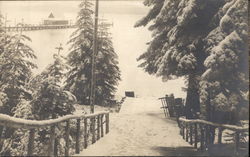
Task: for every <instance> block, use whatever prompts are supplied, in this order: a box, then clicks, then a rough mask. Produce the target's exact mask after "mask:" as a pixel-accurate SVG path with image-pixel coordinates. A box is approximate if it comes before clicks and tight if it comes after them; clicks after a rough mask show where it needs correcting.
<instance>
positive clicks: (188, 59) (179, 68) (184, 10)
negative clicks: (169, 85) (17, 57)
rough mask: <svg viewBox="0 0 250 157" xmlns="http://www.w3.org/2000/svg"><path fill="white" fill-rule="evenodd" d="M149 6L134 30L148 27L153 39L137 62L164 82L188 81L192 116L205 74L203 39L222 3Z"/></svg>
mask: <svg viewBox="0 0 250 157" xmlns="http://www.w3.org/2000/svg"><path fill="white" fill-rule="evenodd" d="M144 4H145V5H147V6H152V8H151V10H150V11H149V13H148V15H146V17H144V18H143V19H141V20H140V21H138V22H137V23H136V25H135V26H136V27H138V26H145V25H147V24H148V25H149V30H150V31H152V40H151V41H150V42H149V43H148V49H147V51H146V52H144V53H143V54H142V55H141V56H140V57H139V58H138V60H139V61H141V64H140V67H143V68H144V70H145V71H146V72H148V73H149V74H153V75H156V76H160V77H162V78H163V80H168V79H172V78H176V77H181V76H185V77H186V78H187V79H188V81H187V82H188V90H187V100H186V106H187V107H186V109H187V111H186V112H187V114H191V115H190V116H189V118H191V117H193V116H192V115H195V114H196V112H198V111H199V94H198V90H199V79H200V76H201V74H202V73H203V71H204V65H203V62H204V60H205V58H206V56H207V54H206V53H205V51H204V48H203V46H204V42H203V40H202V39H203V38H205V37H206V36H207V35H208V34H209V32H210V31H211V30H212V29H214V28H215V25H216V17H217V12H218V10H219V8H220V7H221V6H222V5H223V4H225V0H220V1H218V0H207V1H203V0H178V1H177V0H159V1H158V0H146V1H144Z"/></svg>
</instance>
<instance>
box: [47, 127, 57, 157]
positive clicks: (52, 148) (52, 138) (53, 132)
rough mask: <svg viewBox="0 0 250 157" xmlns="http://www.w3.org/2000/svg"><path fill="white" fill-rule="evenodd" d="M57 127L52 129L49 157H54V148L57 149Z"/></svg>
mask: <svg viewBox="0 0 250 157" xmlns="http://www.w3.org/2000/svg"><path fill="white" fill-rule="evenodd" d="M55 137H56V135H55V125H53V126H51V127H50V143H49V151H48V156H54V148H55Z"/></svg>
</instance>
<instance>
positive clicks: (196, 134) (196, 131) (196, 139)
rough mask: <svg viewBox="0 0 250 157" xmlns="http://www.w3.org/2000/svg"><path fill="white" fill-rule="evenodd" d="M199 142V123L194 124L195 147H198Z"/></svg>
mask: <svg viewBox="0 0 250 157" xmlns="http://www.w3.org/2000/svg"><path fill="white" fill-rule="evenodd" d="M197 143H198V128H197V123H195V124H194V147H195V148H197Z"/></svg>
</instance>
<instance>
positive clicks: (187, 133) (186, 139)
mask: <svg viewBox="0 0 250 157" xmlns="http://www.w3.org/2000/svg"><path fill="white" fill-rule="evenodd" d="M186 142H188V123H186Z"/></svg>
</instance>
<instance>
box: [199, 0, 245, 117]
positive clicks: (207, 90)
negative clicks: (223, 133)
mask: <svg viewBox="0 0 250 157" xmlns="http://www.w3.org/2000/svg"><path fill="white" fill-rule="evenodd" d="M247 6H248V4H247V1H245V0H230V1H228V2H227V3H226V4H225V5H224V7H223V8H222V9H221V13H220V17H219V24H218V25H217V27H216V28H215V29H214V30H212V31H211V33H210V34H209V35H208V37H207V38H206V42H207V46H208V47H207V49H206V51H207V53H208V54H209V56H208V57H207V58H206V60H205V62H204V65H205V67H206V71H205V73H204V74H203V75H202V80H203V81H202V82H201V84H202V88H201V89H202V93H201V96H202V97H201V98H202V100H203V101H206V99H207V98H208V97H207V95H208V94H209V95H210V98H211V104H212V105H213V106H214V107H215V108H216V110H219V111H233V112H234V113H239V111H240V110H241V108H242V107H243V108H244V107H245V110H248V109H247V108H248V99H249V98H248V97H246V95H248V94H247V93H248V90H249V89H248V84H249V82H248V44H247V43H248V14H247V13H248V9H247ZM215 85H216V88H214V86H215ZM236 118H239V117H236ZM236 120H238V119H236Z"/></svg>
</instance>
